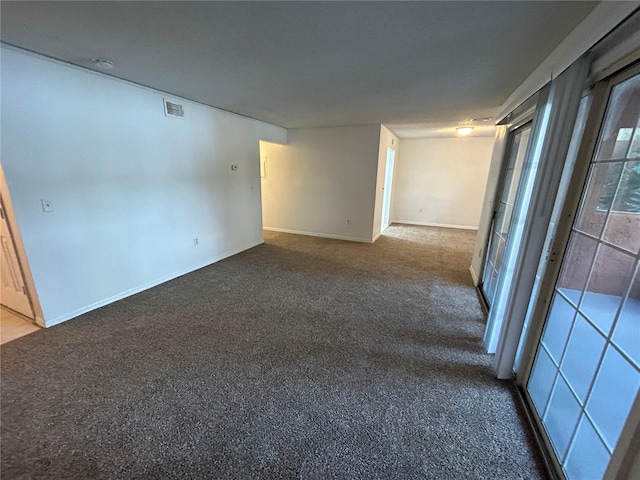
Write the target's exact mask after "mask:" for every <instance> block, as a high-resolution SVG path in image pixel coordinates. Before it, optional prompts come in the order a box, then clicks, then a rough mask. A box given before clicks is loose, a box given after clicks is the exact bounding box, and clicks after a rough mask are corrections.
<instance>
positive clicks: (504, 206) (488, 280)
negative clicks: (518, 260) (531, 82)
mask: <svg viewBox="0 0 640 480" xmlns="http://www.w3.org/2000/svg"><path fill="white" fill-rule="evenodd" d="M530 136H531V123H528V124H526V125H524V126H522V127H520V128H518V129H516V130H514V131H513V132H511V145H510V147H509V150H508V152H509V153H508V160H507V165H506V169H505V172H504V174H503V181H502V192H501V195H500V198H499V201H498V203H497V208H496V209H495V212H494V220H493V223H492V228H491V233H490V235H489V240H488V245H487V248H486V251H487V256H486V258H485V265H484V269H483V274H482V284H481V291H482V293H483V295H484V297H485V300H486V301H487V303H488V304H489V305H491V304H492V303H493V299H494V297H495V294H496V287H497V285H498V276H499V274H500V270H501V269H502V266H503V263H502V260H503V257H504V252H505V247H506V245H507V239H508V237H509V229H510V227H511V220H512V217H513V215H512V214H513V206H514V202H515V199H516V193H517V191H518V185H519V184H520V177H521V175H522V170H523V166H524V160H525V155H526V152H527V146H528V145H529V137H530Z"/></svg>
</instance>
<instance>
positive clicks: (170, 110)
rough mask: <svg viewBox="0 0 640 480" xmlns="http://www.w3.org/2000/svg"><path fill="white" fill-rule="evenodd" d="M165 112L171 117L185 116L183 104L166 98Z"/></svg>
mask: <svg viewBox="0 0 640 480" xmlns="http://www.w3.org/2000/svg"><path fill="white" fill-rule="evenodd" d="M164 114H165V115H167V116H171V117H184V109H183V108H182V105H180V104H178V103H173V102H170V101H169V100H166V99H165V101H164Z"/></svg>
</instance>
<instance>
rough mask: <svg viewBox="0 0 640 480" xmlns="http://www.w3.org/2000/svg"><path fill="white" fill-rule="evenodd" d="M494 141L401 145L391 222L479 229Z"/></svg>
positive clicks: (416, 141)
mask: <svg viewBox="0 0 640 480" xmlns="http://www.w3.org/2000/svg"><path fill="white" fill-rule="evenodd" d="M493 141H494V139H493V137H471V138H468V137H456V138H425V139H405V140H401V141H400V148H401V152H402V153H401V154H400V156H399V158H398V160H397V165H396V176H395V184H394V197H393V203H392V210H391V218H392V221H394V222H399V223H415V224H424V225H442V226H453V227H463V228H477V227H478V222H479V220H480V213H481V208H482V200H483V196H484V190H485V186H486V183H487V175H488V172H489V164H490V162H491V152H492V149H493Z"/></svg>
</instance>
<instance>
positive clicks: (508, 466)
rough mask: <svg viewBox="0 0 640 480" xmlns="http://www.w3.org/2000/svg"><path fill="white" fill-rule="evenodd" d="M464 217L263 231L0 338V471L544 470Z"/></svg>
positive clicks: (445, 473) (425, 473)
mask: <svg viewBox="0 0 640 480" xmlns="http://www.w3.org/2000/svg"><path fill="white" fill-rule="evenodd" d="M474 238H475V232H469V231H462V230H450V229H448V230H446V229H436V228H428V227H403V226H392V227H390V228H389V229H388V230H387V232H386V234H385V235H384V236H382V237H380V238H379V239H378V241H377V242H376V243H375V244H373V245H367V244H358V243H349V242H343V241H338V240H329V239H321V238H313V237H303V236H296V235H289V234H280V233H270V232H265V240H266V243H265V244H264V245H261V246H258V247H256V248H253V249H251V250H249V251H246V252H243V253H241V254H239V255H236V256H234V257H231V258H228V259H226V260H223V261H221V262H219V263H217V264H214V265H212V266H209V267H206V268H203V269H201V270H199V271H197V272H194V273H191V274H189V275H185V276H183V277H181V278H179V279H176V280H174V281H171V282H168V283H165V284H163V285H160V286H158V287H156V288H153V289H150V290H147V291H145V292H143V293H140V294H138V295H135V296H133V297H130V298H128V299H125V300H122V301H120V302H117V303H114V304H111V305H109V306H107V307H104V308H101V309H99V310H96V311H93V312H90V313H88V314H85V315H83V316H81V317H79V318H77V319H74V320H72V321H69V322H66V323H65V324H62V325H60V326H57V327H54V328H51V329H47V330H42V331H39V332H36V333H34V334H32V335H30V336H27V337H24V338H21V339H18V340H16V341H14V342H11V343H9V344H7V345H3V346H2V418H1V421H2V438H1V440H2V445H1V448H2V450H1V461H2V469H1V474H2V479H3V480H5V479H6V480H9V479H15V478H20V479H23V478H24V479H27V478H29V479H31V478H51V479H89V478H104V479H120V478H121V479H129V478H131V479H143V478H168V479H171V478H185V479H195V478H225V479H227V478H229V479H245V478H246V479H248V478H264V479H271V478H300V479H332V478H336V479H374V478H379V479H382V478H388V479H415V478H428V479H449V478H451V479H462V478H465V479H476V478H477V479H480V478H484V479H516V478H526V479H537V478H544V476H545V475H544V472H543V469H542V466H541V465H542V464H541V462H540V459H539V457H538V454H537V453H536V449H535V448H534V446H533V442H532V440H531V437H530V435H529V433H528V429H527V427H525V422H524V420H523V414H522V412H521V410H520V407H519V405H518V403H517V400H516V392H515V389H514V387H513V385H512V384H511V383H509V382H507V383H505V382H501V381H498V380H496V379H495V378H494V377H493V375H492V372H491V367H490V365H491V360H490V358H489V357H488V356H487V355H485V354H484V353H483V349H482V344H481V337H482V333H483V328H484V319H483V314H482V310H481V308H480V305H479V302H478V299H477V297H476V294H475V290H474V288H473V286H472V283H471V279H470V275H469V271H468V266H469V264H470V256H471V252H472V248H473V242H474Z"/></svg>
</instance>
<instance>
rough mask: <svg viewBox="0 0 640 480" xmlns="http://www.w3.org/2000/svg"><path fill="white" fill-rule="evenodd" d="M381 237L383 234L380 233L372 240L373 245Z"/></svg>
mask: <svg viewBox="0 0 640 480" xmlns="http://www.w3.org/2000/svg"><path fill="white" fill-rule="evenodd" d="M380 235H382V232H380V233H379V234H377V235H376V236H375V237H373V238H372V239H371V243H374V242H375V241H376V240H377V239H378V238H380Z"/></svg>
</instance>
